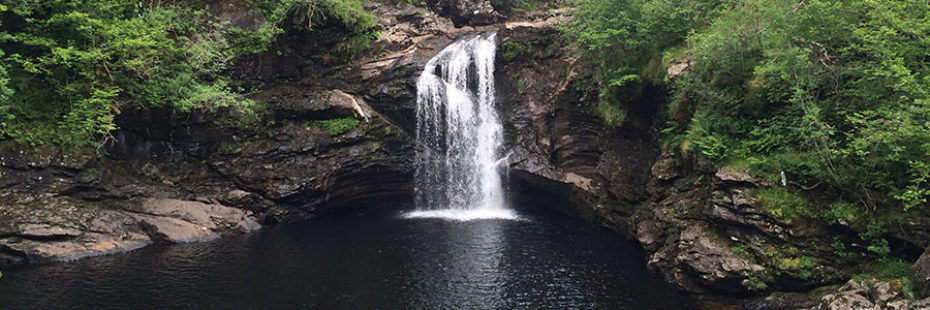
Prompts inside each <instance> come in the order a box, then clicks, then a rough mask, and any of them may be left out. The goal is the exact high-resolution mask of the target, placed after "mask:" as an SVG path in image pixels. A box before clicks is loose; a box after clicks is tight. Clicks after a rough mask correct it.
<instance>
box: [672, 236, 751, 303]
mask: <svg viewBox="0 0 930 310" xmlns="http://www.w3.org/2000/svg"><path fill="white" fill-rule="evenodd" d="M678 248H679V252H678V256H677V257H676V258H675V260H676V261H677V263H678V265H679V268H681V270H682V271H683V272H686V273H693V274H695V275H696V278H697V279H698V281H699V282H700V283H701V284H702V285H703V286H705V287H712V288H714V289H715V290H716V291H718V292H729V293H738V292H743V291H745V290H746V289H745V286H744V285H743V280H745V279H746V278H747V277H748V276H749V275H750V274H751V273H754V272H760V271H762V270H764V269H765V268H763V267H762V266H760V265H757V264H753V263H750V262H748V261H746V260H745V259H744V258H742V257H740V256H738V255H736V253H733V251H732V250H730V249H729V248H728V247H725V246H721V245H719V244H717V243H716V242H715V241H713V240H712V239H711V238H710V237H709V236H708V233H707V232H705V231H704V230H703V229H702V228H701V227H700V226H698V225H693V226H690V227H688V228H687V229H685V230H684V231H682V232H681V236H680V237H679V246H678Z"/></svg>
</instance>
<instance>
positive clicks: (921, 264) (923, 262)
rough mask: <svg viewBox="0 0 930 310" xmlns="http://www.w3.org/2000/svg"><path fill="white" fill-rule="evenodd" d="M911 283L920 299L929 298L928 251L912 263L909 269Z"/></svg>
mask: <svg viewBox="0 0 930 310" xmlns="http://www.w3.org/2000/svg"><path fill="white" fill-rule="evenodd" d="M911 271H912V272H913V273H912V274H911V282H912V283H914V290H915V291H916V293H917V295H919V296H921V297H930V249H927V250H926V251H924V253H923V255H921V256H920V258H918V259H917V261H916V262H914V265H913V267H911Z"/></svg>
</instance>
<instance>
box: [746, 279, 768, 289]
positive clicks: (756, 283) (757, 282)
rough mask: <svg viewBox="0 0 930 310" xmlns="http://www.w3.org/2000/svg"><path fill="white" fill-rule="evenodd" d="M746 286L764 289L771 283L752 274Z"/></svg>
mask: <svg viewBox="0 0 930 310" xmlns="http://www.w3.org/2000/svg"><path fill="white" fill-rule="evenodd" d="M746 288H747V289H749V290H750V291H764V290H766V289H768V288H769V285H768V284H766V283H765V280H763V279H761V278H759V277H755V276H750V277H749V278H748V279H747V281H746Z"/></svg>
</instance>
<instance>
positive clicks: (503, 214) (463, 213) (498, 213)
mask: <svg viewBox="0 0 930 310" xmlns="http://www.w3.org/2000/svg"><path fill="white" fill-rule="evenodd" d="M402 217H403V218H406V219H422V218H435V219H443V220H450V221H459V222H467V221H475V220H521V219H522V218H520V216H519V215H517V212H514V211H513V210H510V209H441V210H418V211H411V212H407V213H404V214H403V215H402Z"/></svg>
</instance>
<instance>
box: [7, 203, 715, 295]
mask: <svg viewBox="0 0 930 310" xmlns="http://www.w3.org/2000/svg"><path fill="white" fill-rule="evenodd" d="M519 217H520V220H505V219H484V220H471V221H456V220H445V219H439V218H412V219H406V218H404V217H403V216H402V214H399V213H396V212H381V213H379V212H367V213H352V214H343V215H335V216H330V217H325V218H321V219H317V220H314V221H310V222H306V223H295V224H282V225H277V226H272V227H267V228H265V229H263V230H260V231H258V232H255V233H252V234H245V235H231V236H226V237H224V238H220V239H219V240H216V241H212V242H207V243H191V244H180V245H154V246H150V247H147V248H143V249H141V250H137V251H134V252H131V253H126V254H119V255H113V256H104V257H95V258H89V259H84V260H79V261H76V262H70V263H57V264H50V265H39V266H32V267H28V268H25V269H22V270H15V271H7V272H4V274H3V278H0V305H2V308H3V309H540V308H544V309H691V308H696V307H697V306H696V305H695V304H694V303H693V301H691V300H690V299H689V297H688V296H686V295H685V294H684V293H681V292H678V291H677V290H676V289H674V288H672V287H671V286H670V285H669V284H667V283H665V282H664V281H663V280H662V279H661V278H660V276H659V275H656V274H654V273H652V272H649V271H647V270H646V266H645V265H646V263H645V258H644V257H643V253H642V250H641V249H640V248H639V247H638V246H637V245H636V244H635V243H633V242H631V241H627V240H625V239H623V238H622V237H621V236H620V235H618V234H617V233H615V232H612V231H610V230H607V229H605V228H602V227H598V226H594V225H592V224H590V223H588V222H584V221H581V220H578V219H573V218H567V217H565V216H562V215H555V214H552V213H527V212H521V213H520V214H519Z"/></svg>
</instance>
